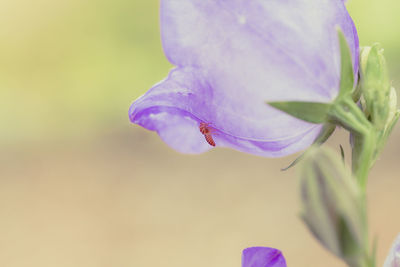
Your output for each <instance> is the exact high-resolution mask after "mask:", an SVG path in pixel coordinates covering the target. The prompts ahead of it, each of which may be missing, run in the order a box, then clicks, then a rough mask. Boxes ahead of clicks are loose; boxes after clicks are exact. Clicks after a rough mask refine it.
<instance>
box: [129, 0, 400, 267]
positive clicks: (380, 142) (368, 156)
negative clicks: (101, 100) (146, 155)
mask: <svg viewBox="0 0 400 267" xmlns="http://www.w3.org/2000/svg"><path fill="white" fill-rule="evenodd" d="M161 36H162V43H163V47H164V51H165V54H166V56H167V58H168V60H169V61H170V62H171V63H172V64H173V65H175V68H174V69H173V70H171V71H170V73H169V75H168V77H167V78H166V79H165V80H163V81H161V82H160V83H158V84H156V85H155V86H154V87H153V88H151V89H150V90H149V91H148V92H147V93H145V94H144V95H143V96H141V97H140V98H138V99H137V100H136V101H135V102H134V103H133V104H132V106H131V108H130V110H129V117H130V120H131V121H132V122H133V123H135V124H138V125H140V126H142V127H144V128H146V129H149V130H152V131H156V132H157V133H158V135H159V136H160V137H161V138H162V139H163V140H164V141H165V142H166V143H167V144H168V145H169V146H171V147H172V148H174V149H176V150H177V151H179V152H182V153H202V152H205V151H207V150H209V149H211V148H213V147H229V148H233V149H236V150H239V151H242V152H246V153H251V154H256V155H260V156H266V157H280V156H285V155H289V154H293V153H295V152H298V151H301V150H305V149H307V150H306V151H305V152H304V154H303V155H302V157H300V158H299V160H298V161H300V162H301V165H302V166H301V175H300V181H301V183H300V185H301V186H300V187H301V200H302V218H303V220H304V222H305V224H306V225H307V227H308V228H309V229H310V232H311V233H312V234H313V235H314V236H315V237H316V239H317V240H318V241H319V242H320V243H321V244H322V245H323V246H324V247H325V248H326V249H328V250H329V251H330V252H332V253H333V254H334V255H336V256H337V257H339V258H341V259H342V260H343V261H344V262H346V264H347V265H348V266H350V267H373V266H375V255H374V250H371V249H370V245H369V241H368V240H369V239H368V234H367V233H368V227H367V226H368V225H367V220H366V218H367V215H366V210H367V209H366V201H365V199H366V196H365V195H366V185H367V178H368V174H369V170H370V169H371V167H372V166H373V164H374V162H375V161H376V159H377V158H378V156H379V153H380V152H381V151H382V149H383V147H384V145H385V143H386V140H387V139H388V137H389V135H390V133H391V131H392V129H393V127H394V125H395V124H396V122H397V120H398V118H399V115H400V112H399V111H398V110H397V97H396V92H395V90H394V88H392V86H391V83H390V81H389V78H388V74H387V73H388V71H387V68H386V63H385V58H384V56H383V50H382V49H381V48H380V47H379V45H373V46H372V47H365V48H361V49H360V47H359V41H358V35H357V30H356V27H355V25H354V23H353V20H352V19H351V17H350V15H349V14H348V12H347V10H346V6H345V3H344V1H343V0H218V1H216V0H185V1H183V0H161ZM337 126H341V127H343V128H344V129H346V130H348V131H349V133H350V135H351V142H350V145H351V149H352V164H351V165H352V166H351V170H349V168H347V167H346V166H345V165H344V164H343V161H342V159H341V158H340V157H339V156H337V155H336V154H334V153H332V152H331V151H329V150H327V149H325V148H319V146H320V145H321V144H322V143H324V142H325V141H326V140H327V139H328V138H329V136H330V135H331V134H332V133H333V131H334V130H335V128H336V127H337ZM296 162H297V161H296ZM393 251H394V252H393ZM393 251H392V252H391V254H390V255H392V256H390V255H389V257H391V258H390V259H389V258H388V260H387V262H391V263H385V267H393V266H395V267H399V262H398V256H399V250H398V246H397V247H396V249H394V250H393ZM393 255H394V256H393ZM242 264H243V267H272V266H274V267H282V266H286V263H285V259H284V258H283V256H282V254H281V252H280V251H279V250H276V249H272V248H262V247H254V248H248V249H245V250H244V251H243V257H242ZM390 264H392V265H390Z"/></svg>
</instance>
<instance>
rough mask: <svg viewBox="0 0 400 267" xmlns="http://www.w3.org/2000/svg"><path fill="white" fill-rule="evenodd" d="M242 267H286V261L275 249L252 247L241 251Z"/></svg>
mask: <svg viewBox="0 0 400 267" xmlns="http://www.w3.org/2000/svg"><path fill="white" fill-rule="evenodd" d="M242 267H286V261H285V258H284V257H283V255H282V253H281V252H280V251H279V250H277V249H274V248H266V247H252V248H246V249H245V250H243V254H242Z"/></svg>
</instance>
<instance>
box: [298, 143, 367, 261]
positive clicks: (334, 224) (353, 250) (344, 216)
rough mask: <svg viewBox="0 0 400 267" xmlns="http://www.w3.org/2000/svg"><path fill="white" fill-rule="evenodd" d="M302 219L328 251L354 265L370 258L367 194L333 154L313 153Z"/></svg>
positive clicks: (304, 177)
mask: <svg viewBox="0 0 400 267" xmlns="http://www.w3.org/2000/svg"><path fill="white" fill-rule="evenodd" d="M300 182H301V197H302V206H303V208H302V209H303V211H302V218H303V220H304V222H305V223H306V224H307V226H308V228H309V229H310V231H311V232H312V233H313V234H314V236H315V237H316V238H317V239H318V240H319V241H320V242H321V243H322V245H323V246H325V248H327V249H328V250H329V251H331V252H332V253H334V254H335V255H336V256H338V257H340V258H342V259H343V260H344V261H345V262H347V263H348V264H349V265H350V266H358V263H360V262H362V261H364V260H365V259H366V251H367V250H368V248H367V247H366V246H367V227H366V209H365V204H364V203H365V201H364V197H363V194H362V193H361V190H360V188H359V187H358V184H357V183H356V181H355V179H354V178H353V177H352V175H351V172H350V171H349V170H347V169H346V168H345V166H344V164H343V161H342V160H341V159H340V158H339V157H338V156H337V155H335V154H333V153H332V152H331V151H328V150H326V149H318V150H314V151H311V152H310V153H309V154H308V156H307V158H306V159H305V160H304V162H303V168H302V172H301V180H300Z"/></svg>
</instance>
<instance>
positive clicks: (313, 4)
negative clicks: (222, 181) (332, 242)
mask: <svg viewBox="0 0 400 267" xmlns="http://www.w3.org/2000/svg"><path fill="white" fill-rule="evenodd" d="M161 26H162V40H163V46H164V49H165V53H166V55H167V57H168V59H169V60H170V61H171V63H173V64H174V65H176V66H177V68H176V69H175V70H173V71H172V72H171V73H170V75H169V77H168V78H167V79H166V80H165V81H163V82H161V83H160V84H158V85H156V86H155V87H153V88H152V89H151V90H150V91H149V92H148V93H147V94H145V95H144V96H143V97H141V98H140V99H139V100H137V101H135V103H134V104H133V105H132V107H131V110H130V118H131V121H132V122H134V123H137V124H140V125H142V126H143V127H145V128H147V129H150V130H154V131H157V132H158V133H159V135H160V136H161V137H162V138H163V140H164V141H165V142H166V143H168V144H169V145H170V146H172V147H173V148H175V149H177V150H178V151H181V152H185V153H200V152H203V151H206V150H208V149H209V148H211V147H210V145H208V143H207V142H206V141H205V137H204V136H203V135H202V134H201V133H200V131H199V124H200V123H201V122H205V123H209V124H210V127H212V129H213V134H212V136H213V138H214V140H215V143H216V144H217V146H225V147H232V148H235V149H238V150H240V151H244V152H248V153H252V154H257V155H262V156H284V155H287V154H291V153H294V152H297V151H299V150H302V149H305V148H306V147H308V146H309V145H310V144H311V143H312V142H313V140H314V139H315V137H316V136H317V135H318V133H319V132H320V130H321V125H314V124H310V123H306V122H304V121H300V120H298V119H295V118H293V117H291V116H289V115H286V114H284V113H283V112H280V111H278V110H275V109H273V108H271V107H269V106H268V105H266V104H265V102H266V101H282V100H287V101H290V100H297V101H322V102H328V101H331V100H332V99H333V98H334V97H335V96H336V94H337V92H338V87H339V79H340V77H339V74H340V52H339V45H338V40H337V32H336V26H339V27H340V28H342V30H343V32H344V34H345V35H346V37H347V40H348V42H349V44H350V47H351V50H352V53H353V59H354V62H355V63H356V64H355V72H356V71H357V70H358V39H357V32H356V30H355V27H354V23H353V21H352V20H351V18H350V16H349V15H348V13H347V11H346V9H345V6H344V4H343V2H342V1H338V0H291V1H290V0H254V1H248V0H219V1H215V0H186V1H181V0H162V2H161Z"/></svg>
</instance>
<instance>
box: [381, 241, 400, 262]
mask: <svg viewBox="0 0 400 267" xmlns="http://www.w3.org/2000/svg"><path fill="white" fill-rule="evenodd" d="M383 267H400V235H398V236H397V239H396V241H395V242H394V243H393V246H392V248H391V250H390V252H389V255H388V256H387V258H386V261H385V264H384V265H383Z"/></svg>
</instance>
